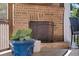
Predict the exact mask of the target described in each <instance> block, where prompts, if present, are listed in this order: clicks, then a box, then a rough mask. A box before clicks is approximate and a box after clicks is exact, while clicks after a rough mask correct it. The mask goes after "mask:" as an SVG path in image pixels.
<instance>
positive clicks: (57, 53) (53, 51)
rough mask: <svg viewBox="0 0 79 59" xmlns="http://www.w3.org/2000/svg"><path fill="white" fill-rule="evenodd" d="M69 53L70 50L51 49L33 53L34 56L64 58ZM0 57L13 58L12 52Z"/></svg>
mask: <svg viewBox="0 0 79 59" xmlns="http://www.w3.org/2000/svg"><path fill="white" fill-rule="evenodd" d="M67 52H68V49H49V48H43V49H42V50H41V51H40V52H38V53H33V56H64V55H65V54H66V53H67ZM0 56H12V53H11V50H9V51H8V52H6V53H3V54H0Z"/></svg>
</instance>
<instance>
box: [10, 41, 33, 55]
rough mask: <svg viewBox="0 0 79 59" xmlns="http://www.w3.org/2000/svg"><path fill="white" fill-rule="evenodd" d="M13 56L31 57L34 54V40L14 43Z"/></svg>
mask: <svg viewBox="0 0 79 59" xmlns="http://www.w3.org/2000/svg"><path fill="white" fill-rule="evenodd" d="M11 44H12V45H13V47H12V55H13V56H31V55H32V54H33V47H34V40H26V41H12V42H11Z"/></svg>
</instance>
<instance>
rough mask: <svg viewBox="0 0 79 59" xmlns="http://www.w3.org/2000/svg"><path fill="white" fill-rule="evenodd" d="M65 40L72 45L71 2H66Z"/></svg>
mask: <svg viewBox="0 0 79 59" xmlns="http://www.w3.org/2000/svg"><path fill="white" fill-rule="evenodd" d="M64 8H65V9H64V41H65V42H68V43H69V45H70V46H71V28H70V21H69V17H70V4H69V3H65V4H64Z"/></svg>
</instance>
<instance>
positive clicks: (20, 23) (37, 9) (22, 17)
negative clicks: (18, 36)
mask: <svg viewBox="0 0 79 59" xmlns="http://www.w3.org/2000/svg"><path fill="white" fill-rule="evenodd" d="M14 11H15V12H14V26H13V31H16V30H17V29H21V28H27V27H28V26H29V25H28V23H29V21H37V20H38V21H53V22H54V41H63V40H64V38H63V35H64V33H63V31H64V27H63V25H64V24H63V21H64V17H63V12H64V8H63V7H59V4H57V5H56V4H52V6H49V5H33V4H14Z"/></svg>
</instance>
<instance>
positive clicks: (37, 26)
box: [29, 21, 54, 43]
mask: <svg viewBox="0 0 79 59" xmlns="http://www.w3.org/2000/svg"><path fill="white" fill-rule="evenodd" d="M29 27H30V28H31V29H32V38H34V39H36V40H41V42H43V43H49V42H53V37H54V36H53V34H54V32H53V31H54V23H53V22H49V21H30V22H29Z"/></svg>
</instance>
